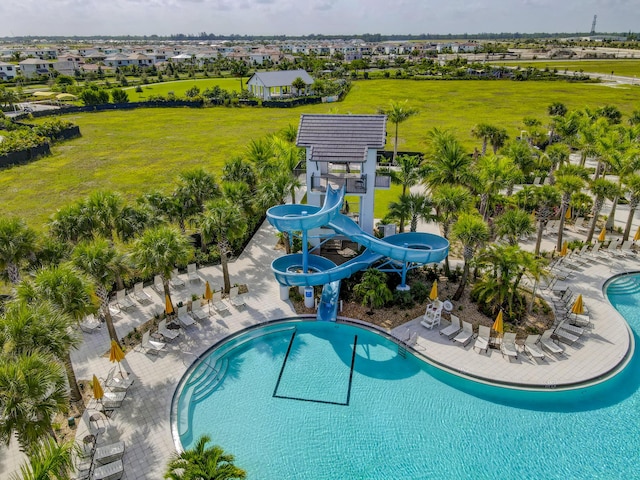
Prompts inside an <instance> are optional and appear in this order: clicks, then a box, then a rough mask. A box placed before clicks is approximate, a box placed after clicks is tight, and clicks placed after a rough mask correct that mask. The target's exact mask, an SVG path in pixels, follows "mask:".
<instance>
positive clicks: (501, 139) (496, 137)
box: [489, 128, 509, 155]
mask: <svg viewBox="0 0 640 480" xmlns="http://www.w3.org/2000/svg"><path fill="white" fill-rule="evenodd" d="M507 140H509V135H508V134H507V131H506V130H505V129H504V128H496V129H494V130H493V131H492V132H491V137H490V138H489V143H491V148H493V154H494V155H497V153H498V150H500V149H501V148H502V147H503V146H504V144H505V143H506V141H507Z"/></svg>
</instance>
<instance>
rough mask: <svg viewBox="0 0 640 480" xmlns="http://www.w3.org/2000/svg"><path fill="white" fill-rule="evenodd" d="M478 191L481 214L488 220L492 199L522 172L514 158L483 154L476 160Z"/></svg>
mask: <svg viewBox="0 0 640 480" xmlns="http://www.w3.org/2000/svg"><path fill="white" fill-rule="evenodd" d="M476 170H477V177H476V178H477V186H476V188H477V191H478V193H479V194H480V208H479V210H480V214H481V215H482V217H483V218H484V219H485V220H487V218H488V217H489V204H490V202H491V199H492V198H493V197H495V196H496V195H498V194H499V193H500V191H501V190H502V189H504V188H507V187H508V186H509V184H510V182H511V181H512V179H514V178H515V177H517V176H519V175H520V174H521V172H520V169H519V168H518V167H517V166H516V165H515V163H513V160H511V159H510V158H507V157H502V156H498V157H495V156H483V157H481V158H479V159H478V161H477V162H476Z"/></svg>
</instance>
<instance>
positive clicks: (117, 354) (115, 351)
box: [109, 340, 124, 377]
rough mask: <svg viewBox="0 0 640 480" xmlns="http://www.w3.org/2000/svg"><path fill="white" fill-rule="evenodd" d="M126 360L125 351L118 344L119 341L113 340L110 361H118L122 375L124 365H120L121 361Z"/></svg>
mask: <svg viewBox="0 0 640 480" xmlns="http://www.w3.org/2000/svg"><path fill="white" fill-rule="evenodd" d="M122 360H124V352H123V351H122V349H121V348H120V345H118V342H116V341H115V340H111V348H110V349H109V361H110V362H118V370H120V376H121V377H122V376H123V375H122V367H121V366H120V362H121V361H122Z"/></svg>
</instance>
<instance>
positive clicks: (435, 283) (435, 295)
mask: <svg viewBox="0 0 640 480" xmlns="http://www.w3.org/2000/svg"><path fill="white" fill-rule="evenodd" d="M429 298H430V299H431V300H435V299H436V298H438V280H434V281H433V286H432V287H431V293H429Z"/></svg>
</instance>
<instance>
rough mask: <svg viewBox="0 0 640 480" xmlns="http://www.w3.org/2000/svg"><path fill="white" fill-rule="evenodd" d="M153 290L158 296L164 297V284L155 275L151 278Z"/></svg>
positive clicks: (158, 276)
mask: <svg viewBox="0 0 640 480" xmlns="http://www.w3.org/2000/svg"><path fill="white" fill-rule="evenodd" d="M153 289H154V290H155V291H156V292H158V294H159V295H162V296H164V282H163V281H162V277H161V276H160V275H155V276H154V277H153Z"/></svg>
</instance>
